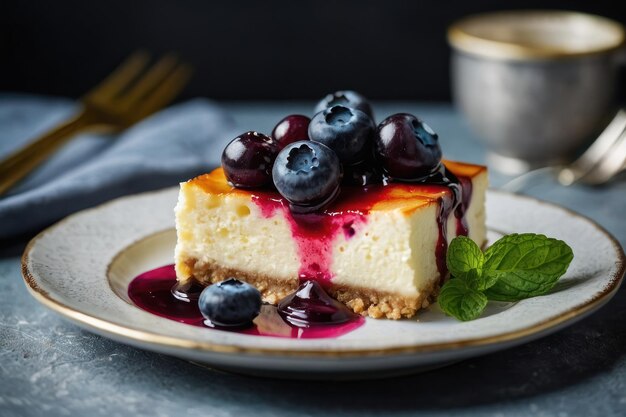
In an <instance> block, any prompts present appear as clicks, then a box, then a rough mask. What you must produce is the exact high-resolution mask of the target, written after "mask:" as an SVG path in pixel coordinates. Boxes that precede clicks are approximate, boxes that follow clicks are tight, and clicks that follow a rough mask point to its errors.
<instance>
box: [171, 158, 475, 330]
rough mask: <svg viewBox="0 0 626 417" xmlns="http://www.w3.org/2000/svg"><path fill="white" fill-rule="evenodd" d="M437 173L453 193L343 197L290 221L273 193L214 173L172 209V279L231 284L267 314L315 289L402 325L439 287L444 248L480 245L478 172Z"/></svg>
mask: <svg viewBox="0 0 626 417" xmlns="http://www.w3.org/2000/svg"><path fill="white" fill-rule="evenodd" d="M444 164H445V166H446V168H447V170H448V171H449V172H451V173H453V174H454V175H455V176H456V177H457V178H458V184H459V188H460V189H461V193H457V194H456V195H455V193H454V192H453V189H452V188H450V187H448V186H443V185H433V184H416V183H391V184H388V185H382V184H381V185H372V186H368V187H364V188H362V187H343V189H342V191H341V195H340V196H339V197H338V199H337V200H336V201H335V202H333V203H332V204H331V205H330V206H329V207H327V208H326V209H325V210H323V211H320V212H317V213H310V214H294V213H292V212H291V211H290V210H289V204H288V203H287V202H286V201H285V199H284V198H282V197H281V196H280V194H278V193H277V192H272V191H258V190H253V191H250V190H244V189H237V188H234V187H232V186H231V185H229V183H228V182H227V180H226V177H225V175H224V172H223V170H222V169H221V168H218V169H216V170H215V171H213V172H211V173H209V174H205V175H201V176H199V177H196V178H194V179H191V180H189V181H187V182H184V183H182V184H181V188H180V194H179V198H178V204H177V206H176V209H175V211H176V229H177V235H178V241H177V244H176V253H175V257H176V259H175V261H176V274H177V278H178V280H179V282H181V283H187V282H189V281H190V280H195V281H197V282H199V283H201V284H203V285H208V284H211V283H215V282H218V281H222V280H224V279H226V278H227V277H231V276H233V277H236V278H239V279H241V280H244V281H247V282H248V283H250V284H252V285H254V286H256V287H257V288H258V289H259V291H261V293H262V295H263V299H264V301H266V302H269V303H272V304H276V303H277V302H278V301H280V300H281V299H282V298H284V297H285V296H287V295H288V294H290V293H292V292H293V291H294V290H296V288H297V287H298V285H299V282H300V281H301V280H302V279H315V280H317V281H318V282H320V283H321V284H322V285H323V286H324V288H325V289H326V291H327V292H328V293H329V294H330V295H332V296H333V297H335V298H336V299H338V300H339V301H341V302H343V303H344V304H346V305H347V306H348V307H349V308H351V309H352V310H353V311H354V312H356V313H359V314H362V315H367V316H370V317H374V318H381V317H386V318H390V319H399V318H402V317H411V316H413V315H414V314H415V313H416V312H417V311H418V310H419V309H420V308H422V307H425V306H427V305H428V304H429V303H430V302H431V301H432V300H433V298H434V296H435V295H436V293H437V291H438V289H439V287H440V285H441V284H442V282H443V280H444V279H445V278H446V274H447V269H446V265H445V253H446V249H447V245H448V243H449V241H450V240H452V239H453V238H454V237H455V236H457V235H458V234H464V235H467V236H469V237H470V238H471V239H472V240H474V241H475V242H476V243H477V244H478V245H481V246H482V245H483V244H484V243H485V240H486V228H485V192H486V188H487V169H486V168H485V167H483V166H479V165H471V164H466V163H459V162H451V161H444ZM457 202H458V204H456V203H457ZM457 206H458V207H457Z"/></svg>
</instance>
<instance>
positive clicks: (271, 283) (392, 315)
mask: <svg viewBox="0 0 626 417" xmlns="http://www.w3.org/2000/svg"><path fill="white" fill-rule="evenodd" d="M184 265H185V267H186V268H188V270H189V271H190V272H191V279H194V280H196V281H198V282H199V283H201V284H203V285H209V284H214V283H216V282H220V281H223V280H224V279H226V278H228V277H233V276H234V277H237V278H238V279H241V280H242V281H246V282H247V283H249V284H251V285H254V286H255V287H256V288H257V289H258V290H259V291H260V292H261V295H262V297H263V301H265V302H267V303H270V304H277V303H278V302H279V301H280V300H281V299H283V298H285V297H286V296H287V295H289V294H291V293H292V292H294V291H295V290H296V289H297V288H298V284H299V281H298V278H295V277H294V278H288V279H278V278H275V277H269V276H266V275H263V274H258V273H252V272H246V271H242V270H239V269H236V268H227V267H223V266H221V265H218V264H216V263H210V262H202V261H198V260H197V259H193V258H189V259H186V260H184ZM325 288H326V291H327V292H328V293H329V294H330V295H331V296H332V297H334V298H336V299H337V300H339V301H341V302H342V303H344V304H345V305H346V306H348V308H350V309H352V311H354V312H355V313H357V314H361V315H362V316H366V317H367V316H369V317H373V318H377V319H378V318H388V319H394V320H398V319H401V318H403V317H406V318H409V317H413V316H414V315H415V313H417V311H418V310H420V309H421V308H425V307H427V306H428V305H429V304H430V302H431V301H432V299H433V298H434V296H435V292H436V291H437V289H438V288H439V285H438V283H437V282H434V283H433V285H432V286H430V287H429V288H426V289H425V290H424V291H421V292H420V293H419V294H418V295H417V296H414V297H407V296H404V295H400V294H394V293H390V292H385V291H377V290H374V289H371V288H362V287H356V286H347V285H335V284H333V283H331V284H330V286H326V287H325Z"/></svg>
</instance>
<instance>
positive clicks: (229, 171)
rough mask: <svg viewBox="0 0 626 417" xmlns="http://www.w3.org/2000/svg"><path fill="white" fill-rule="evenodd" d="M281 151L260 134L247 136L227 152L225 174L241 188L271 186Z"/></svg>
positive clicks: (224, 160) (232, 182) (231, 143)
mask: <svg viewBox="0 0 626 417" xmlns="http://www.w3.org/2000/svg"><path fill="white" fill-rule="evenodd" d="M278 151H279V148H278V146H277V145H276V142H275V141H274V140H273V139H272V138H270V137H268V136H266V135H263V134H261V133H258V132H246V133H244V134H242V135H239V136H238V137H236V138H235V139H233V140H232V141H231V142H230V143H229V144H228V145H226V148H224V151H223V152H222V168H224V174H225V175H226V178H227V179H228V181H229V182H230V183H231V184H232V185H233V186H235V187H238V188H256V187H263V186H265V185H268V184H271V183H272V165H273V164H274V159H275V158H276V155H277V154H278Z"/></svg>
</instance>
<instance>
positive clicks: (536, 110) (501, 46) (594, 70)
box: [448, 11, 625, 173]
mask: <svg viewBox="0 0 626 417" xmlns="http://www.w3.org/2000/svg"><path fill="white" fill-rule="evenodd" d="M624 38H625V36H624V28H623V26H622V25H621V24H619V23H617V22H615V21H612V20H609V19H606V18H603V17H599V16H594V15H588V14H583V13H576V12H565V11H507V12H495V13H487V14H481V15H474V16H469V17H466V18H463V19H462V20H460V21H458V22H456V23H454V24H453V25H452V26H451V27H450V28H449V30H448V40H449V42H450V44H451V45H452V47H453V52H452V92H453V97H454V101H455V104H456V105H457V106H458V108H459V109H460V110H461V112H462V113H463V114H464V115H465V117H466V118H467V120H468V122H469V124H470V127H471V128H472V129H473V130H474V131H475V132H476V133H477V135H478V137H479V138H480V140H481V141H483V143H484V144H485V146H486V147H487V150H488V151H489V155H488V163H489V164H490V165H491V166H493V167H494V168H496V169H499V170H501V171H505V172H510V173H513V172H521V171H524V170H527V169H531V168H535V167H538V166H544V165H549V164H553V163H558V162H562V161H564V160H566V159H568V158H570V157H571V156H572V155H573V154H574V153H575V152H576V151H577V150H579V149H580V148H581V147H582V146H584V145H585V144H586V143H588V141H589V140H590V139H592V138H593V137H594V134H596V133H597V132H598V131H599V130H601V129H602V127H603V126H604V125H606V123H607V121H608V118H610V116H611V115H612V113H614V110H615V107H614V106H615V101H614V100H615V97H616V94H615V93H616V89H617V75H618V66H619V62H618V61H619V60H618V56H619V54H618V53H617V52H618V51H620V49H621V48H622V46H623V45H624Z"/></svg>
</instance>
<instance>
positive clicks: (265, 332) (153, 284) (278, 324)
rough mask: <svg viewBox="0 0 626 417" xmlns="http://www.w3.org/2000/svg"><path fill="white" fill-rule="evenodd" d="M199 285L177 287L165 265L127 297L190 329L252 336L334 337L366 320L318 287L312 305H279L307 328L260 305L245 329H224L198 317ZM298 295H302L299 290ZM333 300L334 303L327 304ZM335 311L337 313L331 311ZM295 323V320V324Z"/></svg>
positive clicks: (298, 299) (298, 298) (132, 287)
mask: <svg viewBox="0 0 626 417" xmlns="http://www.w3.org/2000/svg"><path fill="white" fill-rule="evenodd" d="M201 291H202V286H200V285H198V284H191V285H186V286H179V285H178V284H177V281H176V273H175V271H174V265H166V266H163V267H160V268H156V269H153V270H151V271H147V272H144V273H143V274H141V275H139V276H137V277H136V278H135V279H133V280H132V281H131V283H130V285H129V286H128V296H129V297H130V299H131V301H132V302H133V303H134V304H135V305H136V306H137V307H139V308H141V309H142V310H145V311H148V312H150V313H152V314H156V315H157V316H160V317H164V318H167V319H170V320H174V321H178V322H181V323H185V324H190V325H192V326H199V327H207V328H209V327H210V328H213V329H217V330H221V331H229V332H235V333H241V334H248V335H255V336H271V337H287V338H297V339H318V338H334V337H339V336H342V335H344V334H346V333H349V332H351V331H353V330H355V329H357V328H358V327H360V326H361V325H362V324H363V323H364V321H365V319H364V318H363V317H361V316H359V315H356V314H354V313H352V312H351V311H350V310H348V309H347V308H346V307H345V306H344V305H343V304H341V303H339V302H337V301H334V300H333V299H332V298H330V297H329V296H328V295H327V294H326V293H325V292H324V291H323V290H322V289H321V288H320V287H319V286H317V288H316V289H315V291H311V300H312V301H311V304H310V305H309V306H304V305H303V304H302V303H303V302H306V301H304V300H305V298H306V297H303V295H302V294H301V295H299V296H295V294H296V293H294V294H293V295H292V296H294V299H295V301H294V306H293V307H291V306H290V303H289V302H286V301H285V300H287V299H289V298H290V297H292V296H288V297H287V298H286V299H285V300H283V302H281V305H282V306H283V307H284V309H285V311H294V312H299V313H300V316H299V317H300V318H301V319H302V320H303V323H308V324H309V326H308V327H306V326H302V325H299V326H298V325H292V324H290V321H286V320H285V319H283V317H282V316H281V314H280V313H279V310H278V309H277V308H276V307H275V306H272V305H263V306H262V307H261V313H260V314H259V315H258V316H257V317H256V318H255V319H254V321H253V325H252V326H251V327H248V328H226V327H216V326H209V325H208V324H206V323H205V320H204V317H202V314H200V309H199V308H198V303H197V299H198V296H199V294H200V292H201ZM298 292H301V291H300V290H299V291H298ZM329 300H332V301H334V302H335V303H337V304H334V303H332V302H330V301H329ZM333 309H336V310H333ZM294 322H295V321H294Z"/></svg>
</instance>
